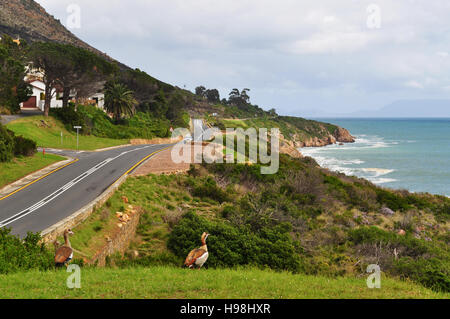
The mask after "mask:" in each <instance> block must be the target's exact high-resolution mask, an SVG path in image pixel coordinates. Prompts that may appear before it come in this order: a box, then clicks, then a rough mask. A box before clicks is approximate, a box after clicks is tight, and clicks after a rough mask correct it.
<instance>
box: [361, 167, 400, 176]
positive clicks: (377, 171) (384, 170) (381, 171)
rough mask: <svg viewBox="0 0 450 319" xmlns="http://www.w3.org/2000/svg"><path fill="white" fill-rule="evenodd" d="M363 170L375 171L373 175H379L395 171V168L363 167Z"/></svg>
mask: <svg viewBox="0 0 450 319" xmlns="http://www.w3.org/2000/svg"><path fill="white" fill-rule="evenodd" d="M361 170H362V171H363V172H366V173H374V176H373V177H379V176H383V175H387V174H390V173H392V172H395V169H387V168H362V169H361Z"/></svg>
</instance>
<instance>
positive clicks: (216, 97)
mask: <svg viewBox="0 0 450 319" xmlns="http://www.w3.org/2000/svg"><path fill="white" fill-rule="evenodd" d="M205 97H206V99H207V100H208V102H211V103H219V102H220V93H219V91H218V90H217V89H212V90H206V92H205Z"/></svg>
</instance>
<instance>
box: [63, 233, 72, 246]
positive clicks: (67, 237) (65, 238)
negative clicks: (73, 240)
mask: <svg viewBox="0 0 450 319" xmlns="http://www.w3.org/2000/svg"><path fill="white" fill-rule="evenodd" d="M64 245H65V246H67V247H71V246H70V241H69V235H68V234H64Z"/></svg>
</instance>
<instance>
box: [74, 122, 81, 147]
mask: <svg viewBox="0 0 450 319" xmlns="http://www.w3.org/2000/svg"><path fill="white" fill-rule="evenodd" d="M73 128H74V129H76V130H77V151H78V130H81V129H82V127H81V126H74V127H73Z"/></svg>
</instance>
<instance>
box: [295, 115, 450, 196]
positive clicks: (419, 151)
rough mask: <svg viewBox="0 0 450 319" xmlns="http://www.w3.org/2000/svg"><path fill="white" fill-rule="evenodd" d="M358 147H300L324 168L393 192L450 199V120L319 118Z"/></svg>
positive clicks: (348, 145) (353, 145)
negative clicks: (347, 135) (341, 130)
mask: <svg viewBox="0 0 450 319" xmlns="http://www.w3.org/2000/svg"><path fill="white" fill-rule="evenodd" d="M318 120H321V121H324V122H329V123H333V124H337V125H339V126H342V127H345V128H346V129H348V130H349V131H350V133H351V134H352V135H353V136H355V137H356V143H354V144H345V145H344V146H339V145H331V146H327V147H319V148H316V147H313V148H302V149H300V151H301V152H302V153H303V154H304V155H306V156H311V157H313V158H315V159H316V161H317V162H318V163H319V164H320V165H321V166H322V167H326V168H329V169H330V170H334V171H339V172H342V173H345V174H347V175H354V176H358V177H363V178H366V179H368V180H370V181H371V182H373V183H375V184H377V185H380V186H383V187H389V188H395V189H407V190H409V191H412V192H429V193H432V194H441V195H447V196H450V119H318Z"/></svg>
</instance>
